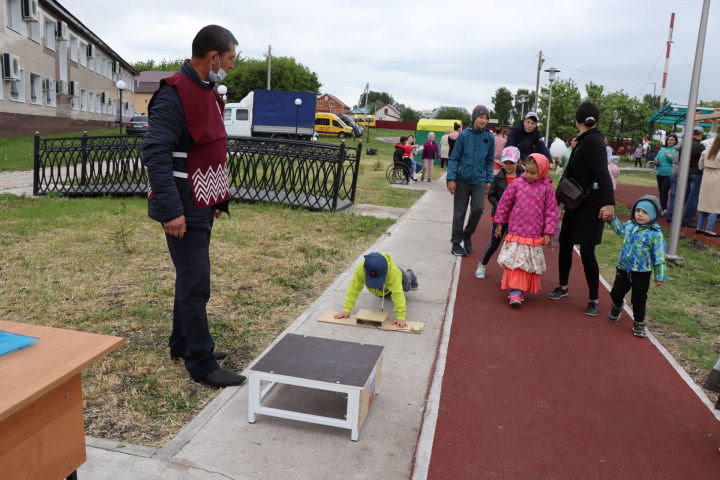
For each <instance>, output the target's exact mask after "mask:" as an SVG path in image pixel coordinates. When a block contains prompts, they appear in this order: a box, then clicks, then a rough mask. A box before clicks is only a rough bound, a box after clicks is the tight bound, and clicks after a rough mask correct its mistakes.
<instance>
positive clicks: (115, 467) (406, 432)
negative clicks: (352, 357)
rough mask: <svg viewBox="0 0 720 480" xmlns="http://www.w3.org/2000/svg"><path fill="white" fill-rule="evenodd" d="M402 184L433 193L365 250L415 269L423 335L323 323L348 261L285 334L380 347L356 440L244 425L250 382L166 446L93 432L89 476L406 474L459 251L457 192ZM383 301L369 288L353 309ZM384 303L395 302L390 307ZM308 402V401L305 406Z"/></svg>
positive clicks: (321, 430)
mask: <svg viewBox="0 0 720 480" xmlns="http://www.w3.org/2000/svg"><path fill="white" fill-rule="evenodd" d="M399 188H420V189H427V190H428V192H427V193H426V194H425V195H424V196H423V197H422V198H421V199H420V200H419V201H418V202H416V203H415V205H414V206H413V207H412V208H410V209H409V210H407V211H406V212H405V213H403V214H402V215H401V216H400V218H399V220H398V221H397V223H396V224H395V225H394V226H393V227H391V228H390V229H389V230H388V231H387V232H386V233H385V234H384V235H383V236H382V237H381V238H380V239H378V240H377V242H376V243H375V244H374V245H372V246H371V247H370V248H368V251H377V250H380V251H386V252H389V253H391V254H392V255H393V258H394V259H395V260H396V261H397V263H398V265H400V266H401V267H403V268H412V269H413V270H414V271H415V273H416V274H417V276H418V280H419V283H420V288H419V289H418V290H416V291H413V292H410V293H408V295H407V298H408V319H412V320H417V321H423V322H425V331H424V332H423V333H422V334H421V335H415V334H407V333H397V332H383V331H379V330H374V329H365V328H358V327H349V326H340V325H333V324H327V323H320V322H318V321H317V319H318V318H319V317H320V316H321V315H322V314H323V312H325V311H326V310H340V309H341V308H342V304H343V301H344V294H345V289H346V287H347V285H348V283H349V280H350V277H351V275H352V273H353V271H354V269H355V265H352V266H350V267H348V269H347V270H345V271H344V272H343V273H342V274H341V275H340V276H339V277H338V279H337V280H336V281H335V282H334V283H333V284H332V285H331V286H330V287H329V288H328V289H327V290H326V291H325V292H324V293H323V294H322V295H321V296H320V297H319V298H318V299H317V300H316V301H315V302H314V303H313V304H312V305H311V306H310V307H309V308H308V309H307V310H306V311H305V312H304V313H303V314H302V315H301V316H300V317H298V318H297V319H296V320H295V321H294V322H293V323H292V325H290V327H289V328H288V329H287V330H286V332H290V333H297V334H304V335H312V336H318V337H324V338H333V339H339V340H348V341H354V342H363V343H370V344H375V345H383V346H384V347H385V352H384V360H383V370H382V388H381V394H380V395H379V396H378V397H377V398H376V399H375V402H374V403H373V406H372V409H371V411H370V414H369V416H368V419H367V421H366V423H365V425H364V426H363V428H362V429H361V430H360V439H359V441H357V442H352V441H351V440H350V431H349V430H343V429H339V428H332V427H325V426H321V425H314V424H307V423H300V422H295V421H291V420H285V419H279V418H274V417H267V416H262V415H260V416H258V419H257V422H256V423H255V424H249V423H248V422H247V400H248V397H247V387H246V386H243V387H240V388H227V389H225V390H224V391H222V392H221V393H219V394H218V396H217V397H216V398H215V399H214V400H213V401H212V402H211V403H210V404H209V405H208V406H207V407H206V408H205V409H204V410H203V411H202V412H201V414H200V415H199V416H198V417H196V418H195V419H194V420H193V421H192V422H191V423H190V424H189V425H188V426H187V427H186V428H185V429H184V430H183V431H182V432H181V433H180V434H179V435H178V436H177V437H176V438H175V439H174V440H172V441H171V442H170V443H169V444H168V445H166V446H165V447H164V448H161V449H159V450H153V449H149V448H145V447H138V446H132V445H118V444H117V442H108V441H101V440H97V439H88V461H87V462H86V463H85V464H84V465H83V466H82V467H81V468H80V470H79V472H78V473H79V477H80V478H83V479H106V478H107V479H110V478H117V472H119V471H122V472H124V474H123V475H124V476H126V475H130V476H133V475H134V474H136V475H138V476H139V477H141V478H160V477H162V478H163V480H171V479H186V478H187V479H195V478H198V479H200V478H202V479H215V478H224V479H228V478H231V479H255V478H263V479H268V478H270V479H281V478H282V479H288V478H289V479H293V478H297V479H334V478H352V479H365V478H367V479H377V478H383V479H388V480H389V479H405V478H408V476H409V474H410V472H411V470H412V467H413V461H414V454H415V448H416V444H417V439H418V436H419V434H420V429H421V425H422V422H423V413H424V410H425V401H426V398H427V392H428V388H429V384H430V380H431V378H432V373H433V368H434V364H435V358H436V352H437V349H438V342H439V339H440V335H441V332H442V327H443V321H444V318H445V312H446V306H447V303H448V297H449V295H450V291H451V288H452V286H453V278H454V268H455V265H456V258H455V257H453V256H452V255H450V254H449V247H450V244H449V236H450V222H451V212H452V197H451V196H450V195H449V194H448V193H447V191H446V189H445V183H444V182H433V183H427V182H424V183H422V184H420V183H419V182H418V183H416V184H413V185H410V186H403V187H399ZM361 307H366V308H378V307H379V300H378V299H377V298H376V297H374V296H372V295H370V294H368V293H367V292H363V293H362V294H361V296H360V298H359V300H358V302H357V305H356V308H361ZM386 308H388V306H387V305H386ZM329 397H330V398H328V396H327V395H324V396H318V398H314V397H313V396H311V395H302V394H300V395H298V397H297V400H298V401H303V402H307V403H308V404H309V403H310V402H312V401H316V402H317V404H319V405H320V406H321V407H323V408H326V409H327V410H329V411H339V409H343V408H344V401H343V400H342V399H339V398H337V397H335V398H332V396H329ZM302 406H307V405H302Z"/></svg>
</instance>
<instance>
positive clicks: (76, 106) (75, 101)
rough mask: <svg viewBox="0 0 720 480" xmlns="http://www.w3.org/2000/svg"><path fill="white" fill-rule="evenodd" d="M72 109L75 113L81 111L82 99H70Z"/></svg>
mask: <svg viewBox="0 0 720 480" xmlns="http://www.w3.org/2000/svg"><path fill="white" fill-rule="evenodd" d="M70 108H72V109H73V110H75V111H77V110H80V98H78V97H70Z"/></svg>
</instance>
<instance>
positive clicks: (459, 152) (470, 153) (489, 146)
mask: <svg viewBox="0 0 720 480" xmlns="http://www.w3.org/2000/svg"><path fill="white" fill-rule="evenodd" d="M494 157H495V137H494V136H493V134H492V133H490V130H487V129H485V128H483V129H477V128H473V127H470V128H466V129H465V130H463V131H462V132H460V135H458V137H457V140H456V141H455V147H454V148H453V151H452V153H451V154H450V158H449V159H448V170H447V181H448V182H454V181H455V180H462V181H463V182H466V183H470V184H474V185H477V184H481V183H491V182H492V181H493V159H494Z"/></svg>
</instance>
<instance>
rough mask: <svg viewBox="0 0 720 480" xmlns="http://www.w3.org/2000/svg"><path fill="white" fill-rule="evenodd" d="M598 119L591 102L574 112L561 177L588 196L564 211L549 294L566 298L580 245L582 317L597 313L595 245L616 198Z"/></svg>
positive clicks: (598, 275) (598, 273)
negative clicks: (573, 136)
mask: <svg viewBox="0 0 720 480" xmlns="http://www.w3.org/2000/svg"><path fill="white" fill-rule="evenodd" d="M599 120H600V110H598V108H597V106H596V105H595V104H593V103H591V102H585V103H583V104H582V105H580V106H579V107H578V109H577V112H575V124H576V125H577V128H578V130H579V131H580V135H578V137H577V146H576V147H575V149H574V150H573V152H572V154H571V155H570V160H568V164H567V166H566V168H565V172H564V176H565V177H566V178H572V179H574V180H575V181H576V182H577V183H578V184H579V185H580V186H581V187H582V188H583V189H584V190H585V191H586V192H589V195H588V196H587V197H586V198H585V200H584V201H583V203H582V204H581V205H580V206H579V207H577V208H576V209H575V210H571V211H570V210H567V209H566V210H567V211H566V212H565V216H564V218H563V221H562V227H561V229H560V251H559V255H558V270H559V272H560V285H559V286H558V287H557V288H555V290H553V291H552V292H551V293H550V294H549V295H548V298H550V299H552V300H558V299H560V298H563V297H565V296H567V294H568V280H569V278H570V269H571V267H572V259H573V246H574V245H578V244H579V245H580V257H581V258H582V263H583V268H584V269H585V280H586V281H587V285H588V298H589V302H588V306H587V308H586V309H585V315H591V316H595V315H597V314H598V313H599V307H598V300H599V294H598V289H599V284H600V269H599V267H598V263H597V259H596V258H595V246H596V245H598V244H600V243H601V242H602V235H603V228H604V221H605V220H610V219H612V218H613V217H614V215H615V207H614V205H615V198H614V193H613V186H612V181H611V180H610V174H609V172H608V167H607V162H608V161H607V153H606V151H605V140H604V138H603V134H602V133H600V130H598V128H597V123H598V121H599Z"/></svg>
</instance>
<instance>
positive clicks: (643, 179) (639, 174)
mask: <svg viewBox="0 0 720 480" xmlns="http://www.w3.org/2000/svg"><path fill="white" fill-rule="evenodd" d="M655 177H656V175H655V171H653V170H646V171H641V170H622V171H621V172H620V176H619V177H618V183H621V184H623V185H638V186H641V187H655V188H657V179H656V178H655Z"/></svg>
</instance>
